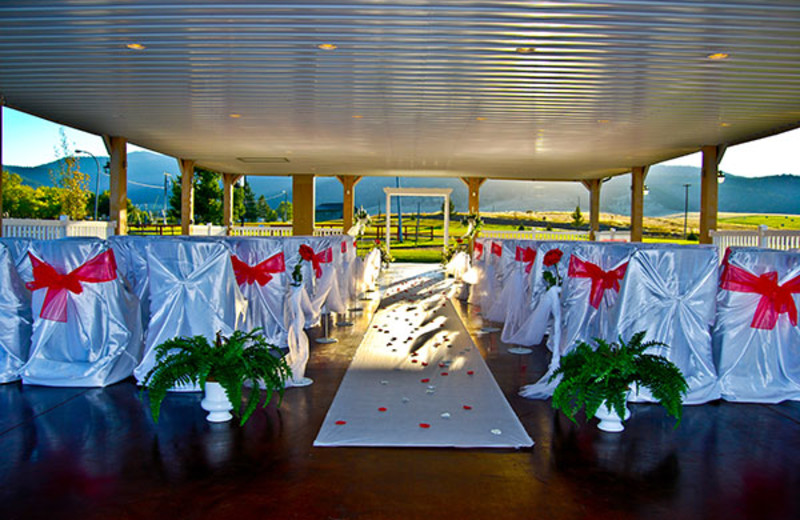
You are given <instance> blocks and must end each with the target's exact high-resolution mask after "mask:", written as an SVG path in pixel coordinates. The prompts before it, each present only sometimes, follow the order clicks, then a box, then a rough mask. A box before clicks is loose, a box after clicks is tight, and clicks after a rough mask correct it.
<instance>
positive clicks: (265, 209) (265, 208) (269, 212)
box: [256, 195, 278, 222]
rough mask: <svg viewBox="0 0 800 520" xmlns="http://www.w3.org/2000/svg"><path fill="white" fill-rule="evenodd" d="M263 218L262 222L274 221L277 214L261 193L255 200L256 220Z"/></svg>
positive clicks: (276, 218)
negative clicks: (256, 200)
mask: <svg viewBox="0 0 800 520" xmlns="http://www.w3.org/2000/svg"><path fill="white" fill-rule="evenodd" d="M259 219H260V220H263V221H264V222H274V221H276V220H278V214H277V213H276V212H275V210H273V209H272V208H271V207H270V205H269V203H267V199H266V198H265V197H264V196H263V195H261V196H260V197H258V202H256V220H259Z"/></svg>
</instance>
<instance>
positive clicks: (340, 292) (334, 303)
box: [323, 235, 349, 313]
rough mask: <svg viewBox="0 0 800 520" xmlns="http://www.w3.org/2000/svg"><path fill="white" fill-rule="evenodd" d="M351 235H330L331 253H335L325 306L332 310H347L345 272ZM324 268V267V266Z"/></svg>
mask: <svg viewBox="0 0 800 520" xmlns="http://www.w3.org/2000/svg"><path fill="white" fill-rule="evenodd" d="M348 241H349V237H348V236H346V235H338V236H331V237H329V240H328V242H329V243H330V248H331V253H332V254H333V262H332V263H333V271H334V272H333V274H332V279H331V288H330V291H329V292H328V296H327V297H326V298H325V308H326V309H327V310H328V311H331V312H338V313H344V312H347V294H348V293H347V285H348V280H347V273H346V272H345V256H346V255H347V242H348ZM323 269H324V268H323Z"/></svg>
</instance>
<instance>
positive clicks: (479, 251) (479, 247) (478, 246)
mask: <svg viewBox="0 0 800 520" xmlns="http://www.w3.org/2000/svg"><path fill="white" fill-rule="evenodd" d="M474 250H475V259H476V260H480V259H481V257H482V256H483V244H481V243H480V242H475V247H474Z"/></svg>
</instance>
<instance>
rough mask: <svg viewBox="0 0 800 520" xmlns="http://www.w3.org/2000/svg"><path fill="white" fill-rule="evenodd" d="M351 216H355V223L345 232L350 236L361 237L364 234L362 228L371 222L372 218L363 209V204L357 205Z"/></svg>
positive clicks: (364, 228) (365, 227)
mask: <svg viewBox="0 0 800 520" xmlns="http://www.w3.org/2000/svg"><path fill="white" fill-rule="evenodd" d="M353 217H354V218H355V224H354V225H353V227H351V228H350V229H349V230H348V231H347V234H348V235H350V236H351V237H357V238H361V237H362V236H363V235H364V230H366V229H367V226H368V225H369V224H370V222H372V219H371V218H370V216H369V213H367V210H365V209H364V206H361V207H359V208H358V209H357V210H356V212H355V213H354V214H353Z"/></svg>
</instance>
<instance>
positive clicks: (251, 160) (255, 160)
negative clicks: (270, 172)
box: [236, 157, 289, 164]
mask: <svg viewBox="0 0 800 520" xmlns="http://www.w3.org/2000/svg"><path fill="white" fill-rule="evenodd" d="M236 160H238V161H241V162H243V163H247V164H276V163H288V162H289V158H288V157H237V158H236Z"/></svg>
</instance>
